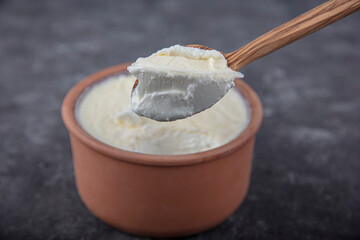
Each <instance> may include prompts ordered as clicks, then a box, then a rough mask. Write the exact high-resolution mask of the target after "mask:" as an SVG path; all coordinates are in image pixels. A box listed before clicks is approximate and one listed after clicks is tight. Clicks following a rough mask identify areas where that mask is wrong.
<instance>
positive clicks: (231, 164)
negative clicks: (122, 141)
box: [62, 64, 262, 237]
mask: <svg viewBox="0 0 360 240" xmlns="http://www.w3.org/2000/svg"><path fill="white" fill-rule="evenodd" d="M126 67H127V64H123V65H119V66H115V67H112V68H109V69H105V70H103V71H100V72H98V73H96V74H94V75H91V76H90V77H88V78H86V79H85V80H83V81H82V82H80V83H79V84H78V85H76V86H75V87H74V88H73V89H72V90H71V91H70V92H69V93H68V95H67V96H66V98H65V100H64V103H63V106H62V116H63V120H64V123H65V125H66V127H67V128H68V130H69V132H70V139H71V146H72V152H73V159H74V169H75V176H76V184H77V188H78V191H79V194H80V196H81V199H82V200H83V201H84V203H85V204H86V206H87V207H88V208H89V209H90V211H91V212H92V213H93V214H94V215H96V216H97V217H98V218H100V219H101V220H103V221H104V222H106V223H108V224H109V225H112V226H114V227H116V228H119V229H121V230H123V231H126V232H129V233H134V234H138V235H145V236H157V237H160V236H162V237H164V236H183V235H189V234H193V233H197V232H200V231H203V230H205V229H208V228H211V227H212V226H215V225H217V224H218V223H220V222H221V221H223V220H224V219H226V218H227V217H228V216H229V215H230V214H231V213H233V212H234V211H235V209H236V208H237V207H238V206H239V205H240V204H241V202H242V201H243V199H244V197H245V195H246V192H247V190H248V186H249V179H250V172H251V162H252V153H253V147H254V142H255V134H256V132H257V131H258V129H259V127H260V124H261V121H262V107H261V103H260V101H259V99H258V97H257V96H256V94H255V92H254V91H253V90H252V89H251V88H250V87H249V86H248V85H247V84H245V83H244V82H242V81H240V80H236V88H237V89H238V90H239V91H240V92H241V94H242V95H243V96H244V97H245V98H247V100H248V101H249V104H250V107H251V110H252V114H251V117H252V118H251V122H250V124H249V126H248V127H247V128H246V129H245V131H244V132H243V133H242V134H241V135H240V136H239V137H238V138H236V139H235V140H233V141H232V142H230V143H228V144H226V145H224V146H221V147H219V148H216V149H213V150H209V151H205V152H200V153H194V154H185V155H149V154H141V153H134V152H128V151H124V150H120V149H116V148H113V147H111V146H108V145H106V144H104V143H101V142H99V141H98V140H96V139H94V138H93V137H91V136H90V135H88V134H87V133H86V132H85V131H84V130H82V129H81V127H80V126H79V125H78V123H77V122H76V119H75V116H74V110H75V104H76V101H77V99H78V97H79V96H80V95H81V93H82V92H83V91H84V90H85V89H86V88H87V87H89V86H91V85H92V84H94V83H95V82H97V81H101V80H103V79H105V78H106V77H108V76H111V75H114V74H117V73H121V72H124V71H125V70H126Z"/></svg>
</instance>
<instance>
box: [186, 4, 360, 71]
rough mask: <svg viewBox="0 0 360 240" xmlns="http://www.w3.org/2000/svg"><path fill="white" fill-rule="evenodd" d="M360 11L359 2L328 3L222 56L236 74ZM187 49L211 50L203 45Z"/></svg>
mask: <svg viewBox="0 0 360 240" xmlns="http://www.w3.org/2000/svg"><path fill="white" fill-rule="evenodd" d="M359 9H360V0H332V1H328V2H325V3H324V4H322V5H320V6H318V7H316V8H313V9H311V10H309V11H307V12H305V13H303V14H302V15H300V16H298V17H296V18H294V19H292V20H290V21H288V22H286V23H284V24H282V25H281V26H279V27H277V28H275V29H273V30H271V31H270V32H267V33H265V34H264V35H262V36H260V37H258V38H257V39H255V40H254V41H252V42H250V43H248V44H247V45H245V46H243V47H242V48H240V49H238V50H236V51H234V52H231V53H223V54H224V56H225V58H226V59H227V61H228V66H229V67H230V68H231V69H233V70H235V71H239V70H240V69H241V68H243V67H245V66H246V65H248V64H250V63H252V62H254V61H255V60H257V59H259V58H262V57H264V56H266V55H268V54H270V53H272V52H274V51H276V50H278V49H280V48H282V47H284V46H286V45H288V44H290V43H292V42H294V41H296V40H299V39H301V38H303V37H305V36H307V35H309V34H311V33H313V32H316V31H318V30H320V29H321V28H323V27H326V26H327V25H329V24H331V23H334V22H336V21H338V20H340V19H342V18H344V17H346V16H347V15H350V14H351V13H354V12H356V11H358V10H359ZM188 46H190V47H197V48H201V49H208V50H210V49H212V48H209V47H206V46H202V45H188Z"/></svg>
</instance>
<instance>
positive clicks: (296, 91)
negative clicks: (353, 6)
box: [0, 0, 360, 240]
mask: <svg viewBox="0 0 360 240" xmlns="http://www.w3.org/2000/svg"><path fill="white" fill-rule="evenodd" d="M321 2H322V1H314V0H306V1H304V0H297V1H295V0H269V1H250V0H248V1H190V0H188V1H171V0H168V1H126V2H125V1H115V0H114V1H98V0H91V1H84V0H77V1H69V0H67V1H60V0H51V1H29V0H28V1H26V0H23V1H16V0H14V1H10V0H0V239H47V240H48V239H77V240H79V239H142V238H139V237H135V236H130V235H127V234H124V233H121V232H119V231H117V230H115V229H113V228H111V227H109V226H107V225H105V224H103V223H102V222H101V221H99V220H98V219H96V218H95V217H94V216H93V215H92V214H91V213H90V212H89V211H88V210H87V209H86V208H85V206H84V205H83V203H82V202H81V201H80V199H79V197H78V194H77V192H76V188H75V183H74V176H73V167H72V159H71V151H70V144H69V141H68V134H67V131H66V129H65V127H64V126H63V124H62V121H61V116H60V105H61V102H62V100H63V98H64V96H65V94H66V92H67V91H68V90H69V89H70V88H71V87H72V86H73V85H74V84H75V83H77V82H79V81H80V80H81V79H82V78H84V77H85V76H87V75H89V74H91V73H93V72H95V71H98V70H100V69H102V68H105V67H108V66H111V65H115V64H119V63H123V62H128V61H133V60H135V59H136V58H137V57H139V56H147V55H149V54H150V53H152V52H154V51H156V50H158V49H160V48H163V47H167V46H170V45H174V44H177V43H178V44H182V45H185V44H190V43H201V44H204V45H207V46H210V47H213V48H215V49H218V50H222V51H224V52H229V51H232V50H235V49H237V48H238V47H240V46H242V45H243V44H245V43H247V42H249V41H251V40H252V39H254V38H255V37H257V36H259V35H261V34H262V33H264V32H266V31H268V30H270V29H271V28H273V27H275V26H277V25H279V24H281V23H283V22H285V21H287V20H289V19H291V18H293V17H295V16H297V15H299V14H300V13H302V12H304V11H306V10H308V9H310V8H312V7H314V6H316V5H318V4H320V3H321ZM242 72H243V73H244V74H245V77H246V78H245V80H246V81H247V82H248V83H249V84H250V85H251V86H252V87H253V88H254V89H255V90H256V91H257V92H258V94H259V96H260V98H261V100H262V102H263V105H264V111H265V112H264V113H265V116H264V123H263V125H262V128H261V130H260V132H259V134H258V138H257V143H256V150H255V156H254V165H253V175H252V182H251V186H250V191H249V194H248V196H247V198H246V200H245V201H244V203H243V204H242V205H241V207H240V208H239V209H238V210H237V211H236V212H235V214H233V215H232V216H231V217H230V218H229V219H227V220H226V221H225V222H223V223H222V224H220V225H219V226H217V227H215V228H213V229H211V230H209V231H206V232H204V233H201V234H198V235H194V236H191V237H189V238H188V239H360V150H359V145H360V126H359V123H360V94H359V92H360V77H359V75H360V15H359V13H356V14H353V15H352V16H349V17H347V18H345V19H343V20H341V21H340V22H338V23H335V24H333V25H332V26H329V27H327V28H326V29H323V30H321V31H320V32H317V33H315V34H313V35H311V36H309V37H307V38H306V39H303V40H301V41H299V42H297V43H294V44H292V45H290V46H288V47H286V48H284V49H282V50H280V51H278V52H276V53H273V54H272V55H270V56H267V57H266V58H264V59H262V60H259V61H257V62H255V63H253V64H251V65H250V66H248V67H246V68H244V69H243V71H242Z"/></svg>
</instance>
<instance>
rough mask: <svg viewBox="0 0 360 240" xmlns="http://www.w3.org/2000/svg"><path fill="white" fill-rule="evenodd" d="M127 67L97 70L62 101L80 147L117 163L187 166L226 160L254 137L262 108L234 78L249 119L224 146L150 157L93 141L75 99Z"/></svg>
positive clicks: (245, 85) (67, 120)
mask: <svg viewBox="0 0 360 240" xmlns="http://www.w3.org/2000/svg"><path fill="white" fill-rule="evenodd" d="M130 64H131V63H124V64H120V65H115V66H112V67H109V68H106V69H103V70H100V71H98V72H96V73H94V74H92V75H90V76H88V77H86V78H85V79H83V80H82V81H80V82H79V83H77V84H76V85H75V86H74V87H72V89H71V90H70V91H69V92H68V93H67V95H66V96H65V98H64V101H63V103H62V107H61V115H62V118H63V121H64V124H65V126H66V128H67V129H68V131H69V132H70V135H71V136H75V137H76V138H77V139H78V140H80V141H81V142H82V143H83V144H85V145H86V146H88V147H90V148H91V149H93V150H95V151H97V152H100V153H102V154H104V155H106V156H108V157H111V158H114V159H116V160H120V161H126V162H130V163H136V164H142V165H150V166H186V165H193V164H199V163H204V162H208V161H212V160H215V159H219V158H222V157H225V156H227V155H229V154H231V153H233V152H235V151H236V150H238V149H239V148H241V147H242V146H243V145H244V144H245V143H246V142H248V141H249V140H250V139H251V138H252V137H254V136H255V134H256V133H257V131H258V130H259V128H260V125H261V122H262V118H263V109H262V105H261V102H260V99H259V97H258V96H257V94H256V93H255V91H254V90H253V89H252V88H251V87H250V86H249V85H247V84H246V83H245V82H244V81H242V80H240V79H236V80H235V87H236V89H237V90H238V91H241V92H242V93H244V94H245V95H246V97H247V100H248V102H249V104H250V110H251V119H250V122H249V124H248V126H247V127H246V128H245V129H244V130H243V132H242V133H241V134H240V135H239V136H238V137H236V138H235V139H233V140H232V141H230V142H229V143H227V144H225V145H222V146H219V147H217V148H214V149H210V150H206V151H203V152H197V153H189V154H181V155H153V154H145V153H137V152H131V151H127V150H123V149H119V148H116V147H113V146H110V145H108V144H106V143H103V142H101V141H99V140H97V139H96V138H94V137H92V136H91V135H90V134H88V133H87V132H86V131H85V130H83V129H82V127H81V126H80V125H79V123H78V122H77V120H76V117H75V108H76V103H77V100H78V98H79V97H80V96H81V94H82V93H83V92H84V91H86V90H87V89H88V88H89V87H91V86H92V85H93V84H95V83H97V82H99V81H102V80H105V79H106V78H108V77H110V76H112V75H116V74H121V73H125V72H127V67H128V66H129V65H130Z"/></svg>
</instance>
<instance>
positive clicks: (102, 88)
mask: <svg viewBox="0 0 360 240" xmlns="http://www.w3.org/2000/svg"><path fill="white" fill-rule="evenodd" d="M135 79H136V77H134V76H133V75H130V74H129V75H119V76H113V77H110V78H108V79H105V80H103V81H101V82H100V83H97V84H95V85H93V86H91V87H89V89H87V90H86V91H85V92H84V93H83V94H82V95H81V97H80V98H79V100H78V102H77V105H76V109H75V116H76V119H77V121H78V122H79V124H80V126H81V127H82V128H83V129H84V130H85V131H86V132H88V133H89V134H90V135H92V136H93V137H95V138H96V139H98V140H99V141H102V142H104V143H106V144H108V145H111V146H113V147H116V148H120V149H123V150H128V151H133V152H140V153H146V154H158V155H177V154H187V153H194V152H201V151H206V150H209V149H212V148H216V147H219V146H221V145H224V144H226V143H228V142H230V141H231V140H233V139H234V138H236V137H237V136H239V134H240V133H241V132H242V131H243V130H244V129H245V128H246V127H247V125H248V123H249V121H250V111H249V108H248V105H247V102H246V101H245V100H244V99H243V98H242V97H241V95H240V94H239V93H238V92H237V91H236V90H235V89H230V90H229V92H228V94H226V95H225V96H224V97H223V98H222V99H221V100H220V101H219V102H217V103H216V104H215V105H214V106H213V107H211V108H209V109H207V110H205V111H203V112H201V113H199V114H196V115H194V116H191V117H188V118H186V119H181V120H177V121H173V122H158V121H155V120H152V119H149V118H146V117H141V116H139V115H137V114H135V113H134V112H133V111H132V109H131V106H130V105H131V103H130V95H131V89H132V87H133V84H134V82H135Z"/></svg>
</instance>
